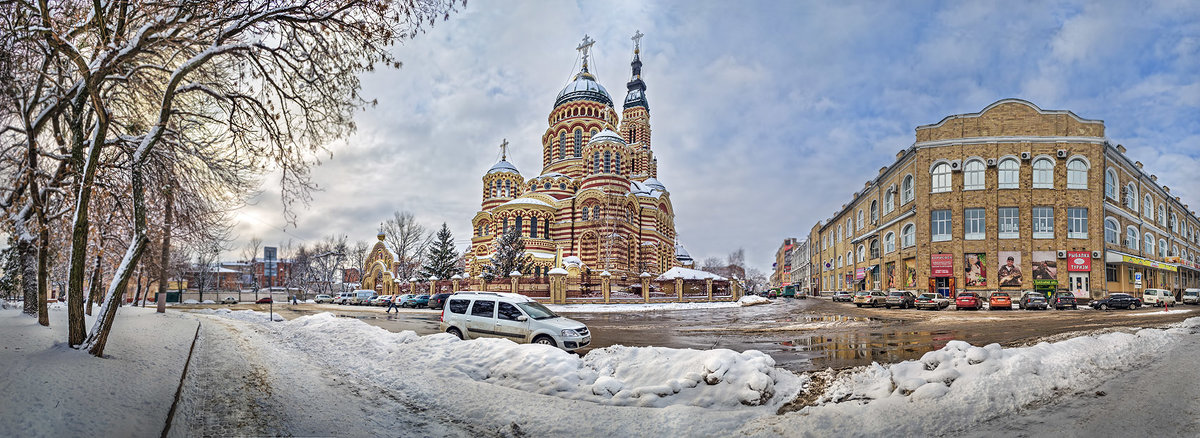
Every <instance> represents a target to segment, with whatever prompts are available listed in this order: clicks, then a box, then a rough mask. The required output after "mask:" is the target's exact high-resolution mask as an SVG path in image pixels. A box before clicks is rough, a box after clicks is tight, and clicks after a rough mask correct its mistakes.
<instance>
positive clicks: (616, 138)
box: [588, 128, 625, 144]
mask: <svg viewBox="0 0 1200 438" xmlns="http://www.w3.org/2000/svg"><path fill="white" fill-rule="evenodd" d="M602 141H611V142H615V143H620V144H625V139H623V138H621V135H620V134H617V133H616V132H613V130H611V129H608V128H605V129H604V130H603V131H600V132H597V133H596V135H593V136H592V139H591V140H588V144H592V143H599V142H602Z"/></svg>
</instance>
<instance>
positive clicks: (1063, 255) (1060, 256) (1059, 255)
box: [1058, 250, 1067, 259]
mask: <svg viewBox="0 0 1200 438" xmlns="http://www.w3.org/2000/svg"><path fill="white" fill-rule="evenodd" d="M1058 258H1060V259H1065V258H1067V252H1066V251H1062V250H1059V251H1058Z"/></svg>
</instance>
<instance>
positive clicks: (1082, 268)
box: [1067, 251, 1092, 272]
mask: <svg viewBox="0 0 1200 438" xmlns="http://www.w3.org/2000/svg"><path fill="white" fill-rule="evenodd" d="M1091 270H1092V253H1090V252H1087V251H1067V272H1091Z"/></svg>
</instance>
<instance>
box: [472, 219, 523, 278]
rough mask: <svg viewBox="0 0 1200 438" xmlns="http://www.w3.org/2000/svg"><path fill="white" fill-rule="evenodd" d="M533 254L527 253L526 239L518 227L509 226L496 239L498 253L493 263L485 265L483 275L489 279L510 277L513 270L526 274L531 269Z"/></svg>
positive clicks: (494, 256)
mask: <svg viewBox="0 0 1200 438" xmlns="http://www.w3.org/2000/svg"><path fill="white" fill-rule="evenodd" d="M532 258H533V255H531V254H526V253H525V241H524V240H522V239H521V233H520V232H519V231H517V228H516V227H509V228H508V231H506V232H505V233H504V234H503V235H501V236H500V239H499V240H497V241H496V253H495V254H493V255H492V263H491V264H490V265H485V266H484V267H483V276H484V279H486V280H487V281H493V280H495V279H497V278H508V275H509V274H510V273H512V272H513V271H517V272H520V273H522V274H525V273H527V272H528V271H529V262H530V259H532Z"/></svg>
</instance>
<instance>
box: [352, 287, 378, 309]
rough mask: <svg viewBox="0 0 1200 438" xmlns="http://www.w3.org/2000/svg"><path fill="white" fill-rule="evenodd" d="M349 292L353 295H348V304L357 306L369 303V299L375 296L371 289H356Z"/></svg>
mask: <svg viewBox="0 0 1200 438" xmlns="http://www.w3.org/2000/svg"><path fill="white" fill-rule="evenodd" d="M351 293H352V294H353V295H351V296H350V304H354V305H359V306H363V305H368V304H371V299H372V298H374V297H376V295H375V291H373V290H366V289H358V290H356V291H354V292H351Z"/></svg>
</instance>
